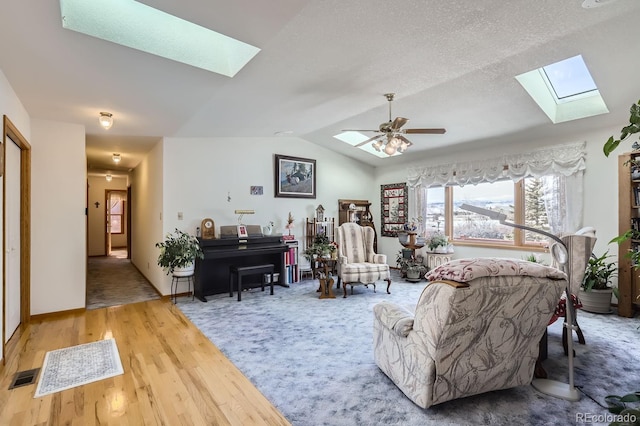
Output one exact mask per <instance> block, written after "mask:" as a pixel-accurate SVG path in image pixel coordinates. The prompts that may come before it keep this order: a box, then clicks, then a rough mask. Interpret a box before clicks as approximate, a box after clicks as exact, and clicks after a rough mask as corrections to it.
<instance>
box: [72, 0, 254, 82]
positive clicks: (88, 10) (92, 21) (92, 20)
mask: <svg viewBox="0 0 640 426" xmlns="http://www.w3.org/2000/svg"><path fill="white" fill-rule="evenodd" d="M60 11H61V15H62V27H63V28H66V29H69V30H73V31H77V32H80V33H83V34H87V35H90V36H93V37H97V38H100V39H103V40H107V41H110V42H113V43H117V44H120V45H122V46H127V47H131V48H133V49H137V50H141V51H143V52H147V53H151V54H153V55H157V56H161V57H163V58H167V59H171V60H174V61H178V62H182V63H185V64H188V65H192V66H194V67H198V68H202V69H205V70H208V71H211V72H215V73H218V74H222V75H226V76H228V77H233V76H234V75H235V74H236V73H237V72H238V71H240V70H241V69H242V68H243V67H244V66H245V65H246V64H247V63H248V62H249V61H250V60H251V59H252V58H253V57H254V56H255V55H256V54H257V53H258V52H259V51H260V49H258V48H257V47H254V46H251V45H249V44H247V43H243V42H241V41H238V40H235V39H233V38H231V37H227V36H225V35H223V34H220V33H217V32H215V31H211V30H209V29H207V28H204V27H202V26H200V25H196V24H194V23H192V22H189V21H185V20H184V19H181V18H178V17H176V16H173V15H170V14H168V13H165V12H162V11H160V10H157V9H154V8H152V7H149V6H147V5H145V4H142V3H139V2H136V1H133V0H93V1H87V0H60Z"/></svg>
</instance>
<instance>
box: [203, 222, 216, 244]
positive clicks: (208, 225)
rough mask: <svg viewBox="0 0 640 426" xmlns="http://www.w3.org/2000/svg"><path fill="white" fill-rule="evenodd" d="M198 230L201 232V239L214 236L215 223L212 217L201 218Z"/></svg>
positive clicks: (209, 238) (208, 238)
mask: <svg viewBox="0 0 640 426" xmlns="http://www.w3.org/2000/svg"><path fill="white" fill-rule="evenodd" d="M200 232H202V239H203V240H211V239H213V238H215V237H216V224H215V223H214V222H213V219H209V218H206V219H202V223H201V224H200Z"/></svg>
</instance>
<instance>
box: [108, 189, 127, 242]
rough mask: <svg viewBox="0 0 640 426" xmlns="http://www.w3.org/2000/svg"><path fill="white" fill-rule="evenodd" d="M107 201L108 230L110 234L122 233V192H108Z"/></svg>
mask: <svg viewBox="0 0 640 426" xmlns="http://www.w3.org/2000/svg"><path fill="white" fill-rule="evenodd" d="M107 202H108V206H109V210H108V212H107V216H108V217H107V220H108V223H109V232H110V233H111V234H122V233H124V224H123V217H124V202H125V196H124V194H119V193H117V192H110V193H109V195H108V201H107Z"/></svg>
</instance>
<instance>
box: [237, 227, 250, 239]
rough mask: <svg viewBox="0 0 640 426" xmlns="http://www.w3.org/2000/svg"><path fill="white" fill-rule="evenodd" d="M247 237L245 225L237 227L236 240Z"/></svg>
mask: <svg viewBox="0 0 640 426" xmlns="http://www.w3.org/2000/svg"><path fill="white" fill-rule="evenodd" d="M247 237H249V232H248V231H247V227H246V226H245V225H238V238H247Z"/></svg>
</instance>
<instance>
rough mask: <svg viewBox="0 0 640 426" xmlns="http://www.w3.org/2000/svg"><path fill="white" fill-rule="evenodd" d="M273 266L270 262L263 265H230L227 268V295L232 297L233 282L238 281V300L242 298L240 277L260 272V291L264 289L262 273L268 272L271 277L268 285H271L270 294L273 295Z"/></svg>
mask: <svg viewBox="0 0 640 426" xmlns="http://www.w3.org/2000/svg"><path fill="white" fill-rule="evenodd" d="M274 269H275V266H274V265H273V264H272V263H268V264H265V265H253V266H232V267H231V268H229V297H233V287H234V285H233V282H234V280H235V281H236V282H237V283H238V302H240V301H241V300H242V278H243V277H244V276H247V275H257V274H260V277H261V280H262V281H261V282H262V291H264V282H265V279H264V274H270V276H271V279H270V280H269V281H270V283H269V285H270V286H271V294H272V295H273V271H274Z"/></svg>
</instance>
